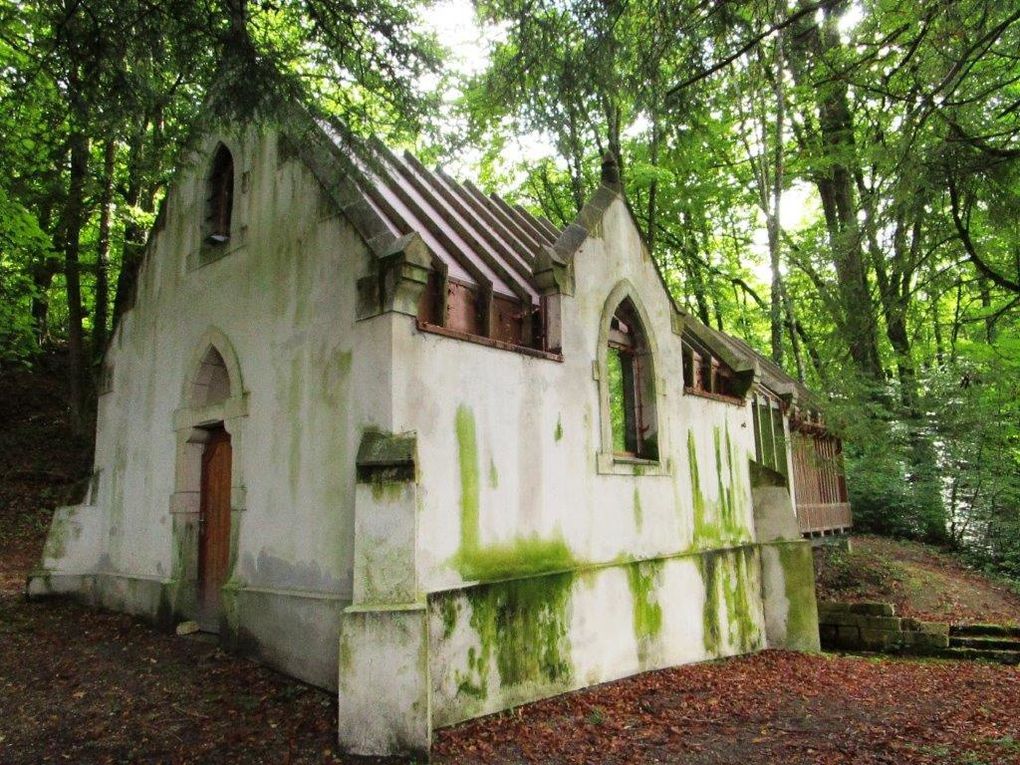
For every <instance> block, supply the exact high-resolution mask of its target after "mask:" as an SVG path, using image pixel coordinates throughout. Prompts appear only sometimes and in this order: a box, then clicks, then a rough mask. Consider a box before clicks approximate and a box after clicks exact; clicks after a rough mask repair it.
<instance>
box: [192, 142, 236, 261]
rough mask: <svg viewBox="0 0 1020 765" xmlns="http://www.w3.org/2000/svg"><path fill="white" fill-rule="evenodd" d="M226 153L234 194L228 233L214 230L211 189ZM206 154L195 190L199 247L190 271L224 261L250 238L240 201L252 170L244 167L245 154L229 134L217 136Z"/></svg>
mask: <svg viewBox="0 0 1020 765" xmlns="http://www.w3.org/2000/svg"><path fill="white" fill-rule="evenodd" d="M223 152H226V153H227V155H228V156H229V158H230V166H231V193H230V195H229V196H230V202H229V204H230V212H229V215H228V216H227V217H228V219H229V229H228V230H227V231H226V233H224V232H222V231H216V230H214V225H213V217H214V212H213V210H212V204H213V202H214V196H215V193H216V192H215V190H214V189H213V188H212V186H213V183H214V181H215V175H216V170H217V160H218V159H219V157H221V156H222V154H223ZM204 156H205V157H206V160H205V162H206V171H205V173H204V174H203V175H202V178H201V181H200V187H199V188H198V189H197V190H196V195H197V196H198V197H199V200H198V203H199V209H198V210H197V211H196V212H195V213H194V215H195V217H196V218H198V221H197V225H198V232H199V233H198V239H199V242H198V248H197V249H196V250H194V251H193V252H191V253H190V254H189V256H188V259H187V260H188V262H187V267H188V270H189V271H194V270H196V269H199V268H202V267H203V266H207V265H209V264H210V263H215V262H216V261H218V260H222V259H223V258H225V257H226V256H227V255H230V254H232V253H234V252H236V251H237V250H239V249H241V248H242V247H243V246H244V245H245V243H246V240H247V233H248V227H247V226H246V225H243V224H242V222H241V221H240V220H239V218H240V216H239V215H238V213H239V211H240V209H239V208H240V201H241V196H242V194H244V193H246V192H247V191H248V178H249V175H250V173H249V171H247V170H245V169H244V168H243V167H242V163H241V159H242V154H241V152H240V147H239V146H237V145H236V144H234V142H233V141H231V140H229V139H228V138H226V137H222V136H221V137H217V138H216V139H214V142H213V143H212V149H211V150H209V151H208V152H205V153H204Z"/></svg>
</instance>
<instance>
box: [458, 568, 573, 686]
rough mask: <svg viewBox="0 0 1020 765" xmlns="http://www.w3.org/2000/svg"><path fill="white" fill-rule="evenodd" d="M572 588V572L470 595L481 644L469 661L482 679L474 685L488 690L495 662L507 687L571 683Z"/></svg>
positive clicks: (477, 590) (476, 676)
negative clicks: (491, 667)
mask: <svg viewBox="0 0 1020 765" xmlns="http://www.w3.org/2000/svg"><path fill="white" fill-rule="evenodd" d="M572 584H573V575H572V574H569V573H565V574H552V575H549V576H543V577H536V578H529V579H518V580H513V581H508V582H498V583H495V584H490V585H484V586H482V587H478V588H474V589H471V590H468V591H467V592H466V593H465V594H466V596H467V599H468V602H470V604H471V626H472V627H473V628H474V630H475V632H476V633H477V635H478V638H479V641H480V644H481V649H480V650H479V651H477V652H476V653H475V655H474V656H473V657H472V656H470V655H469V657H468V659H469V668H470V669H471V670H472V673H473V676H474V681H476V682H473V686H479V687H486V686H487V680H488V673H489V671H490V662H491V659H492V658H495V663H496V668H497V669H498V671H499V680H500V686H501V687H502V688H512V687H515V686H522V685H534V686H543V687H547V686H549V685H566V684H567V683H569V681H570V679H571V677H572V664H571V660H570V640H569V637H568V630H569V627H570V619H569V616H570V613H569V612H570V590H571V586H572ZM469 695H470V694H469Z"/></svg>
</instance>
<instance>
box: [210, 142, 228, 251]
mask: <svg viewBox="0 0 1020 765" xmlns="http://www.w3.org/2000/svg"><path fill="white" fill-rule="evenodd" d="M206 203H207V210H208V213H207V216H206V223H207V226H208V231H209V234H208V236H207V237H206V241H208V242H209V243H210V244H224V243H226V242H227V241H228V240H229V239H230V219H231V216H232V215H233V208H234V158H233V156H232V155H231V154H230V150H229V149H228V148H227V147H226V146H224V145H223V144H220V145H219V146H218V147H217V149H216V153H215V155H214V156H213V162H212V170H211V172H210V173H209V184H208V195H207V199H206Z"/></svg>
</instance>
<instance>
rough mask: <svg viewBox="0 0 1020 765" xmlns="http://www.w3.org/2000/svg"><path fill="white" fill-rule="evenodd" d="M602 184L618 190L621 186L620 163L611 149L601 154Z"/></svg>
mask: <svg viewBox="0 0 1020 765" xmlns="http://www.w3.org/2000/svg"><path fill="white" fill-rule="evenodd" d="M602 185H603V186H608V187H609V188H611V189H613V190H614V191H620V188H621V186H620V165H619V163H618V162H617V161H616V155H615V154H613V152H612V150H611V149H610V150H608V151H606V153H605V154H604V155H602Z"/></svg>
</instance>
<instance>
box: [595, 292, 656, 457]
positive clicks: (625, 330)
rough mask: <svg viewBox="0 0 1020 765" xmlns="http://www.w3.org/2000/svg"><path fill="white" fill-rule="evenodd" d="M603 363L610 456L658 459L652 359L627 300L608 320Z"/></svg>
mask: <svg viewBox="0 0 1020 765" xmlns="http://www.w3.org/2000/svg"><path fill="white" fill-rule="evenodd" d="M606 359H607V361H606V366H607V369H606V375H607V381H608V385H607V387H608V392H609V419H610V425H611V430H612V438H613V452H614V453H616V454H620V455H625V456H632V457H639V458H642V459H652V460H654V459H658V457H659V449H658V430H657V427H656V422H657V421H656V417H655V386H654V383H653V370H652V355H651V352H650V351H649V347H648V341H647V339H646V337H645V333H644V330H643V329H642V327H641V320H640V319H639V318H638V314H637V311H636V310H635V308H634V305H633V304H632V303H631V302H630V300H624V301H623V302H622V303H620V305H619V306H618V307H617V309H616V311H615V312H614V313H613V317H612V319H611V320H610V325H609V349H608V354H607V357H606Z"/></svg>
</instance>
